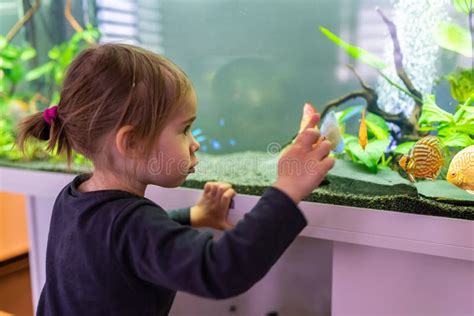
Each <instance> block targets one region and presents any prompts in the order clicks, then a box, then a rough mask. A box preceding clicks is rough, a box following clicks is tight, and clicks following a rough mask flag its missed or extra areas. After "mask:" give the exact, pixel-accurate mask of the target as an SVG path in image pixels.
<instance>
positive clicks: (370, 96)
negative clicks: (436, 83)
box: [321, 65, 419, 139]
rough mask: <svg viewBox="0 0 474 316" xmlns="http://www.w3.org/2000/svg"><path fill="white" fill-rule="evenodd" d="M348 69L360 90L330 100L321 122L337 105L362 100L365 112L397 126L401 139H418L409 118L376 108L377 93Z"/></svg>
mask: <svg viewBox="0 0 474 316" xmlns="http://www.w3.org/2000/svg"><path fill="white" fill-rule="evenodd" d="M348 67H349V68H350V69H351V70H352V72H353V73H354V75H355V77H356V78H357V80H358V81H359V84H360V85H361V87H362V90H356V91H352V92H351V93H349V94H347V95H345V96H343V97H341V98H338V99H335V100H332V101H330V102H328V103H327V104H326V105H325V106H324V110H323V111H322V113H321V120H323V118H324V117H325V116H326V115H327V113H328V112H329V111H331V110H332V109H334V108H336V107H338V106H339V105H341V104H344V103H346V102H347V101H349V100H352V99H356V98H363V99H364V100H365V102H366V104H367V105H366V107H367V111H368V112H371V113H374V114H376V115H378V116H381V117H382V118H383V119H384V120H385V121H387V122H391V123H394V124H396V125H398V126H399V127H400V130H401V131H402V134H403V136H402V137H403V138H404V139H405V138H406V137H408V138H409V139H416V138H419V136H418V134H417V133H416V131H415V125H414V124H413V123H412V122H411V120H410V119H409V118H407V117H405V115H404V114H403V113H398V114H391V113H388V112H385V111H384V110H382V109H381V108H380V107H379V106H378V103H377V102H378V95H377V92H376V91H375V89H373V88H371V87H370V86H369V85H368V84H367V83H366V82H364V81H363V80H362V79H361V77H360V76H359V74H358V73H357V72H356V70H355V69H354V67H352V66H351V65H348Z"/></svg>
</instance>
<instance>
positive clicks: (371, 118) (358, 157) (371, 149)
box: [336, 106, 392, 173]
mask: <svg viewBox="0 0 474 316" xmlns="http://www.w3.org/2000/svg"><path fill="white" fill-rule="evenodd" d="M363 110H364V107H363V106H351V107H349V108H347V109H345V110H344V111H340V112H337V113H336V117H337V118H338V122H339V124H340V126H341V129H342V130H343V131H345V130H346V123H347V121H348V120H349V119H350V118H352V117H353V116H354V115H359V114H360V113H362V111H363ZM365 124H366V126H367V136H368V143H367V145H366V147H365V149H363V148H362V147H361V145H360V142H359V138H358V137H356V136H354V135H351V134H344V144H345V146H344V152H345V154H346V155H347V156H348V157H349V158H350V159H351V160H352V161H353V162H354V163H356V164H362V165H364V166H365V167H367V169H368V170H369V171H370V172H372V173H377V171H378V170H379V169H381V168H384V167H387V166H388V165H389V163H390V161H391V160H392V158H391V157H390V156H387V155H386V150H387V147H388V146H389V145H390V130H389V127H388V125H387V122H386V121H385V120H384V119H383V118H382V117H381V116H378V115H376V114H373V113H370V112H369V113H368V114H367V116H366V118H365Z"/></svg>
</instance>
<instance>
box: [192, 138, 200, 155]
mask: <svg viewBox="0 0 474 316" xmlns="http://www.w3.org/2000/svg"><path fill="white" fill-rule="evenodd" d="M191 148H192V150H193V152H196V151H198V150H199V148H201V145H200V144H199V142H198V141H197V140H196V139H195V138H194V137H193V144H192V146H191Z"/></svg>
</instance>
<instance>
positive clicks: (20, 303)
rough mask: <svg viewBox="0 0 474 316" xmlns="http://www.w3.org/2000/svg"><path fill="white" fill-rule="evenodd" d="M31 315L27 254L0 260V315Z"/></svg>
mask: <svg viewBox="0 0 474 316" xmlns="http://www.w3.org/2000/svg"><path fill="white" fill-rule="evenodd" d="M5 315H17V316H31V315H33V306H32V303H31V286H30V273H29V269H28V256H27V255H23V256H20V257H17V258H14V259H11V260H8V261H4V262H0V316H5Z"/></svg>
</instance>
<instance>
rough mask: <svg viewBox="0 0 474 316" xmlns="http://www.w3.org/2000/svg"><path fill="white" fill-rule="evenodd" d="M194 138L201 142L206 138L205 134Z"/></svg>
mask: <svg viewBox="0 0 474 316" xmlns="http://www.w3.org/2000/svg"><path fill="white" fill-rule="evenodd" d="M196 140H197V141H198V142H200V143H201V142H203V141H205V140H206V136H204V135H200V136H198V137H196Z"/></svg>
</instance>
